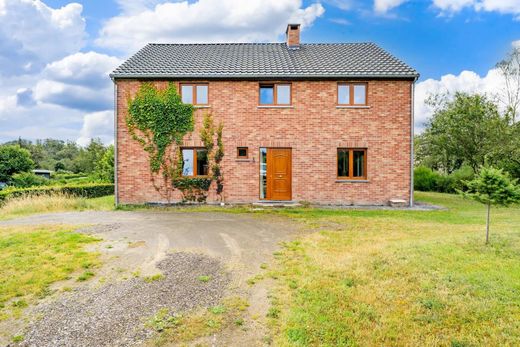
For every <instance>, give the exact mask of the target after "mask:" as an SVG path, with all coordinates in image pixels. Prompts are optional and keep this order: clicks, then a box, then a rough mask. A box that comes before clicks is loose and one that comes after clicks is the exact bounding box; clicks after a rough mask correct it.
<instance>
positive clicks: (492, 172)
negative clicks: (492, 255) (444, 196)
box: [460, 167, 520, 244]
mask: <svg viewBox="0 0 520 347" xmlns="http://www.w3.org/2000/svg"><path fill="white" fill-rule="evenodd" d="M467 187H468V190H467V191H466V192H460V193H461V194H463V196H465V197H468V198H471V199H473V200H475V201H478V202H480V203H482V204H485V205H486V206H487V219H486V244H487V243H489V220H490V213H491V205H497V206H509V205H511V204H514V203H518V202H520V187H519V186H518V185H517V180H516V179H513V180H512V179H511V178H510V177H509V175H507V174H504V172H503V171H502V169H495V168H493V167H483V168H482V169H481V170H480V173H479V175H478V176H477V177H475V179H473V180H472V181H469V182H467Z"/></svg>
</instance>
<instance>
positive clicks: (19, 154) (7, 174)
mask: <svg viewBox="0 0 520 347" xmlns="http://www.w3.org/2000/svg"><path fill="white" fill-rule="evenodd" d="M33 166H34V162H33V161H32V159H31V153H29V151H28V150H26V149H25V148H20V147H19V146H0V182H8V181H9V180H10V179H11V176H12V175H14V174H15V173H18V172H25V171H29V170H30V169H32V168H33Z"/></svg>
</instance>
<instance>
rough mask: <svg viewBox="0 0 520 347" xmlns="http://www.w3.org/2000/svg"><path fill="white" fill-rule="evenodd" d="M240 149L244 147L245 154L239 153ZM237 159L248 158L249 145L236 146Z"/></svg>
mask: <svg viewBox="0 0 520 347" xmlns="http://www.w3.org/2000/svg"><path fill="white" fill-rule="evenodd" d="M241 149H245V150H246V155H245V156H244V155H240V150H241ZM237 159H249V147H244V146H241V147H237Z"/></svg>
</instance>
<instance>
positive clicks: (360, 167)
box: [354, 151, 365, 177]
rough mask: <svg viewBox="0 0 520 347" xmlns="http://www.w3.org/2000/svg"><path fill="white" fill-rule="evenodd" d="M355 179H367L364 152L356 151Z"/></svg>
mask: <svg viewBox="0 0 520 347" xmlns="http://www.w3.org/2000/svg"><path fill="white" fill-rule="evenodd" d="M354 177H365V152H364V151H354Z"/></svg>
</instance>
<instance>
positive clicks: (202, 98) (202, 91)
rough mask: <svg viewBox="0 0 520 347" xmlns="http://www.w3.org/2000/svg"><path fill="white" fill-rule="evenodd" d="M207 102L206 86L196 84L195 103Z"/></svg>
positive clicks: (204, 103) (202, 103)
mask: <svg viewBox="0 0 520 347" xmlns="http://www.w3.org/2000/svg"><path fill="white" fill-rule="evenodd" d="M207 103H208V86H197V105H206V104H207Z"/></svg>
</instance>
